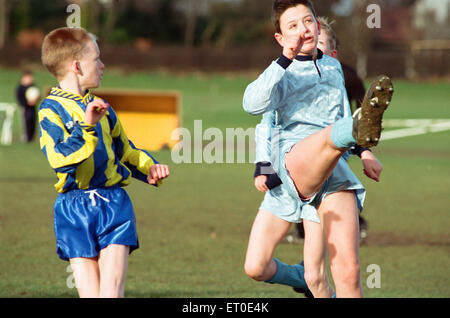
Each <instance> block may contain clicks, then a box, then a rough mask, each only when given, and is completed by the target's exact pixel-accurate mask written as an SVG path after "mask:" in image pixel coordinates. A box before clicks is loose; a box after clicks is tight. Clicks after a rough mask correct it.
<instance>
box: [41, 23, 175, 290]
mask: <svg viewBox="0 0 450 318" xmlns="http://www.w3.org/2000/svg"><path fill="white" fill-rule="evenodd" d="M42 62H43V64H44V65H45V67H46V68H47V69H48V70H49V71H50V73H52V74H53V75H54V76H55V77H56V79H57V80H58V82H59V86H58V87H54V88H52V90H51V92H50V94H49V96H48V97H47V98H46V99H45V100H44V101H43V102H42V104H41V106H40V108H39V132H40V146H41V150H42V152H43V153H44V155H45V156H46V158H47V160H48V161H49V163H50V166H51V168H52V169H53V170H54V171H55V172H56V174H57V178H58V182H57V183H56V185H55V188H56V190H57V192H59V195H58V197H57V199H56V202H55V205H54V230H55V235H56V245H57V254H58V256H59V257H60V258H61V259H63V260H69V261H70V264H71V266H72V269H73V271H74V277H75V282H76V285H77V289H78V293H79V295H80V297H123V296H124V284H125V275H126V269H127V263H128V255H129V254H130V253H131V252H132V251H133V250H135V249H137V248H138V247H139V242H138V237H137V232H136V220H135V215H134V211H133V207H132V204H131V201H130V198H129V197H128V194H127V193H126V191H125V190H124V189H123V188H122V187H124V186H126V185H128V184H129V183H130V179H131V178H132V177H134V178H136V179H139V180H141V181H144V182H148V183H149V184H151V185H154V186H159V185H160V184H161V180H162V179H164V178H166V177H168V176H169V168H168V166H166V165H161V164H159V163H158V162H157V161H156V160H155V159H154V158H153V157H152V156H151V155H150V154H149V153H147V152H146V151H144V150H141V149H137V148H136V147H135V146H134V145H133V143H132V142H131V141H129V140H128V138H127V136H126V134H125V132H124V130H123V128H122V126H121V124H120V121H119V119H118V117H117V115H116V113H115V112H114V110H113V108H112V107H110V105H109V104H108V103H106V102H105V101H104V100H102V99H100V98H98V97H96V96H94V95H92V94H91V93H90V92H89V89H91V88H96V87H98V86H99V85H100V82H101V79H102V75H103V69H104V64H103V63H102V62H101V60H100V51H99V48H98V45H97V43H96V41H95V39H94V38H93V36H92V35H90V34H89V33H88V32H86V31H85V30H84V29H82V28H60V29H56V30H54V31H52V32H50V33H49V34H48V35H47V36H46V37H45V39H44V43H43V46H42Z"/></svg>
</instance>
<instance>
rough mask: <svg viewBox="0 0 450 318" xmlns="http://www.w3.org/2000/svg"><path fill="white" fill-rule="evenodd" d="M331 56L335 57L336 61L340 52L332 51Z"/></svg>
mask: <svg viewBox="0 0 450 318" xmlns="http://www.w3.org/2000/svg"><path fill="white" fill-rule="evenodd" d="M330 56H331V57H334V58H335V59H337V56H338V51H337V50H333V51H331V53H330Z"/></svg>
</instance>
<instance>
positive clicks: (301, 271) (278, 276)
mask: <svg viewBox="0 0 450 318" xmlns="http://www.w3.org/2000/svg"><path fill="white" fill-rule="evenodd" d="M273 260H274V261H275V263H277V271H276V273H275V275H273V277H272V278H271V279H269V280H266V283H271V284H283V285H288V286H292V287H296V288H303V289H306V290H308V285H307V284H306V281H305V268H304V267H303V266H302V265H300V264H295V265H287V264H284V263H282V262H280V261H279V260H277V259H276V258H274V259H273Z"/></svg>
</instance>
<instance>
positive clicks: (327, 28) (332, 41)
mask: <svg viewBox="0 0 450 318" xmlns="http://www.w3.org/2000/svg"><path fill="white" fill-rule="evenodd" d="M317 21H318V22H319V23H320V30H321V32H325V33H326V34H327V35H328V44H329V45H330V48H331V50H337V49H338V46H339V40H338V38H337V36H336V33H335V32H334V30H333V28H332V27H331V25H332V24H334V23H335V22H336V21H334V20H332V21H328V18H327V17H318V18H317Z"/></svg>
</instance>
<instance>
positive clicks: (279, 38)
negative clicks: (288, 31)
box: [275, 32, 284, 47]
mask: <svg viewBox="0 0 450 318" xmlns="http://www.w3.org/2000/svg"><path fill="white" fill-rule="evenodd" d="M275 40H277V42H278V44H279V45H280V46H281V47H284V44H283V35H282V34H281V33H278V32H277V33H275Z"/></svg>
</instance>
